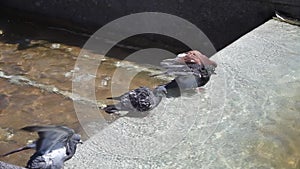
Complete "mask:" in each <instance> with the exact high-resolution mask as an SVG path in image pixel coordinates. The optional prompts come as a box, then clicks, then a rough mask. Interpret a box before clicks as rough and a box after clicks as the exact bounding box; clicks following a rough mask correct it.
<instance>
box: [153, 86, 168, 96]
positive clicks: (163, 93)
mask: <svg viewBox="0 0 300 169" xmlns="http://www.w3.org/2000/svg"><path fill="white" fill-rule="evenodd" d="M153 94H154V95H155V96H157V97H164V96H166V94H167V89H166V88H165V87H164V86H158V87H156V88H155V89H154V90H153Z"/></svg>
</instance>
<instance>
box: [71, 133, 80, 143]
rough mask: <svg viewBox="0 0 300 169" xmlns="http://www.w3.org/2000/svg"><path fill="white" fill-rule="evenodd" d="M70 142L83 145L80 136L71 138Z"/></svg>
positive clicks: (75, 135) (74, 135)
mask: <svg viewBox="0 0 300 169" xmlns="http://www.w3.org/2000/svg"><path fill="white" fill-rule="evenodd" d="M70 140H71V142H73V143H74V144H82V141H81V136H80V134H73V136H72V137H71V139H70Z"/></svg>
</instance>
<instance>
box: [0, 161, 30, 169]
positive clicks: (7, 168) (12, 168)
mask: <svg viewBox="0 0 300 169" xmlns="http://www.w3.org/2000/svg"><path fill="white" fill-rule="evenodd" d="M0 168H1V169H25V168H24V167H20V166H16V165H12V164H7V163H4V162H1V161H0Z"/></svg>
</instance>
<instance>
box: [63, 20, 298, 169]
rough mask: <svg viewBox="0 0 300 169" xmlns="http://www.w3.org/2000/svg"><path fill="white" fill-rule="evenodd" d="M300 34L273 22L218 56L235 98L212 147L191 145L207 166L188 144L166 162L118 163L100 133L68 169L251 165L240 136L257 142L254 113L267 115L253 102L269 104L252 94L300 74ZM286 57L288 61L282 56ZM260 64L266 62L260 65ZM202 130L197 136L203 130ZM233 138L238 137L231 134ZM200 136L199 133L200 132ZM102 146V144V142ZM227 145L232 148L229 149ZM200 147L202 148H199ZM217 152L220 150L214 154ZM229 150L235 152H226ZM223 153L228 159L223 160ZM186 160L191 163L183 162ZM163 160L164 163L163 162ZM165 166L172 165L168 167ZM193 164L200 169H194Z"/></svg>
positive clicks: (294, 28)
mask: <svg viewBox="0 0 300 169" xmlns="http://www.w3.org/2000/svg"><path fill="white" fill-rule="evenodd" d="M295 32H300V29H299V27H297V26H292V25H289V24H286V23H283V22H278V21H275V20H269V21H268V22H266V23H265V24H263V25H261V26H260V27H258V28H256V29H255V30H253V31H251V32H250V33H248V34H246V35H245V36H243V37H242V38H240V39H239V40H237V41H235V42H234V43H233V44H231V45H229V46H228V47H226V48H224V49H223V50H221V51H220V52H218V53H217V54H215V55H214V56H212V59H213V60H214V61H216V62H217V63H218V65H220V66H219V67H218V69H220V68H223V69H224V70H225V71H226V73H227V76H226V78H228V79H227V82H226V85H227V89H226V90H228V91H227V92H228V93H229V94H228V96H227V98H226V99H227V100H229V103H228V104H226V108H224V113H223V116H224V118H223V119H222V120H223V121H221V122H220V126H221V127H219V128H218V129H217V130H216V131H215V134H214V135H213V136H212V137H209V140H208V142H209V146H205V147H201V145H198V144H197V142H199V139H196V141H194V142H193V138H192V137H191V140H192V141H191V143H189V144H191V145H193V151H196V152H193V153H194V154H197V157H198V158H199V159H198V160H200V161H201V162H198V163H194V162H195V160H194V161H193V160H191V159H190V158H189V156H188V154H189V153H190V151H189V149H188V148H185V146H186V147H188V146H189V144H187V143H186V144H185V143H183V144H182V145H179V146H178V147H177V148H176V149H174V151H172V152H170V153H171V154H169V153H166V155H165V156H164V157H163V156H162V157H163V158H164V159H162V160H161V159H159V160H158V159H154V161H147V160H141V161H138V160H130V159H120V158H116V159H115V158H113V157H110V156H106V155H105V154H106V153H104V152H103V150H101V146H100V145H99V144H98V143H99V141H98V140H103V139H108V140H109V139H110V138H103V137H105V135H103V134H101V133H100V134H97V135H94V136H93V137H91V138H90V139H89V140H87V141H86V142H85V143H84V144H83V145H82V146H79V147H78V150H77V152H76V154H75V156H74V158H72V159H71V160H70V161H67V162H66V165H65V168H114V169H116V168H147V167H148V168H186V167H188V168H201V166H198V165H200V164H201V165H202V166H206V165H208V166H210V167H208V168H223V167H224V168H228V167H226V166H232V167H230V168H239V167H240V166H237V165H239V164H240V163H239V162H242V161H243V160H244V162H245V161H248V160H249V158H248V157H249V156H251V154H247V153H245V152H244V151H243V150H242V148H241V147H243V146H242V145H241V146H237V145H240V144H241V143H243V140H241V139H242V138H243V137H236V136H237V135H242V134H243V133H252V135H251V136H252V137H253V138H258V137H260V136H261V135H260V133H259V131H258V130H256V129H253V127H251V126H253V123H255V121H257V120H259V119H260V118H261V117H260V115H259V114H255V113H253V109H252V108H253V107H256V108H257V110H255V111H263V110H264V109H263V108H262V109H259V107H258V106H256V103H255V102H253V99H257V98H260V99H263V97H264V95H263V94H262V95H257V94H255V93H253V92H252V93H251V91H252V90H258V89H259V92H261V93H265V92H266V91H273V90H274V91H276V90H277V88H278V86H277V88H276V85H271V84H272V83H273V81H274V79H276V80H279V81H280V80H281V79H280V78H279V77H283V76H284V75H285V74H286V73H289V72H291V70H294V69H296V70H297V71H298V70H299V69H297V66H298V64H297V61H296V60H299V58H298V57H297V56H298V55H299V54H300V48H299V45H300V43H299V41H296V39H299V37H300V36H299V34H297V33H295ZM285 55H287V56H286V57H282V56H285ZM258 59H259V60H260V61H258ZM285 62H288V63H290V66H291V67H289V69H287V68H286V69H283V68H284V67H285V66H284V65H283V64H282V63H285ZM270 72H271V73H270ZM218 78H221V76H220V75H219V76H216V77H214V78H212V80H211V82H210V83H217V80H218ZM285 80H286V79H285ZM288 80H289V79H288ZM278 83H279V82H278ZM215 85H218V84H215ZM219 85H220V84H219ZM279 87H280V86H279ZM281 89H282V88H280V90H281ZM230 92H231V93H230ZM242 96H243V99H244V101H243V104H245V105H246V104H249V105H248V106H245V107H244V108H245V109H244V110H241V108H240V107H238V106H239V103H236V102H234V101H235V100H236V98H235V97H242ZM251 100H252V101H251ZM271 102H273V103H274V104H275V103H276V100H274V99H273V100H271ZM235 104H237V105H235ZM232 106H233V107H232ZM234 106H236V107H234ZM232 116H234V118H231V117H232ZM199 126H201V125H199ZM196 127H197V126H196ZM196 127H195V131H197V128H196ZM122 128H123V129H126V128H127V126H122ZM228 131H230V132H228ZM230 133H234V134H232V135H231V134H230ZM194 134H197V132H196V133H194ZM111 135H112V134H111ZM191 135H192V134H191ZM196 136H197V135H196ZM233 136H235V137H233ZM193 137H195V136H193ZM249 137H250V136H249ZM187 138H189V137H187ZM187 142H188V141H187ZM246 143H248V142H247V141H246V142H245V145H244V147H246V146H247V144H246ZM100 144H102V143H101V142H100ZM223 145H227V146H225V147H224V146H223ZM105 146H106V147H110V146H112V147H113V146H115V145H113V144H108V145H105ZM197 146H199V149H198V148H197ZM215 147H217V148H216V149H214V148H215ZM226 147H231V148H230V149H226ZM236 152H239V153H236ZM176 153H177V154H176ZM228 153H229V154H232V156H231V155H230V156H228V155H227V154H228ZM178 154H181V156H183V157H181V156H180V158H179V157H178V158H179V159H180V160H182V161H181V162H178V161H176V157H177V156H178ZM186 154H187V155H186ZM222 154H225V155H224V156H223V155H222ZM185 155H186V157H185ZM234 155H237V156H234ZM248 155H249V156H248ZM216 156H220V157H219V158H217V159H215V160H216V161H209V159H210V158H212V159H214V158H213V157H216ZM162 157H159V158H162ZM251 157H252V156H251ZM231 158H233V159H231ZM245 159H248V160H245ZM156 160H158V161H156ZM183 160H186V161H185V162H183ZM235 160H237V161H239V162H237V161H235ZM160 161H161V162H162V163H159V162H160ZM164 161H167V162H165V163H163V162H164ZM248 162H249V163H251V165H252V164H253V165H255V167H253V168H257V167H258V168H260V167H259V166H264V165H269V164H265V163H260V162H259V160H257V159H252V160H251V161H248ZM192 164H193V165H194V167H193V166H191V165H192ZM154 166H155V167H154ZM171 166H173V167H171ZM222 166H223V167H222ZM202 168H203V167H202ZM267 168H268V167H267Z"/></svg>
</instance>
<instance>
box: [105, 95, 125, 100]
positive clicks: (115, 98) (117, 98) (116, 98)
mask: <svg viewBox="0 0 300 169" xmlns="http://www.w3.org/2000/svg"><path fill="white" fill-rule="evenodd" d="M106 99H111V100H121V96H117V97H107V98H106Z"/></svg>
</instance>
